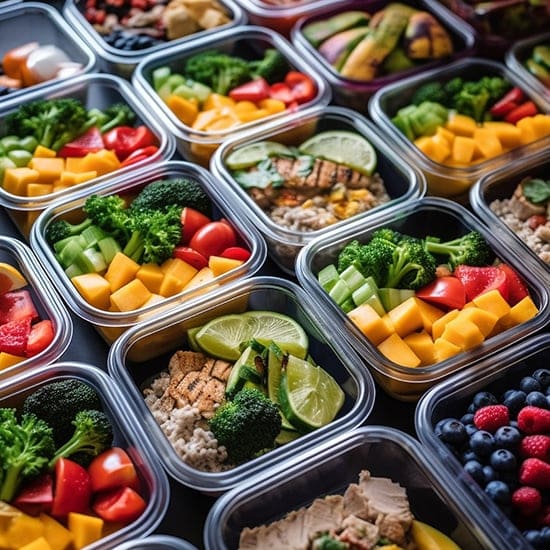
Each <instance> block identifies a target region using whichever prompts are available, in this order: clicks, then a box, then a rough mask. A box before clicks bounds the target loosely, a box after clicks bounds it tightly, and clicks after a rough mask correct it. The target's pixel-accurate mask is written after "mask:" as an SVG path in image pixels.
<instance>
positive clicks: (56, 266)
mask: <svg viewBox="0 0 550 550" xmlns="http://www.w3.org/2000/svg"><path fill="white" fill-rule="evenodd" d="M171 178H189V179H190V180H193V181H196V182H198V183H199V184H200V186H201V187H202V189H203V190H204V191H205V193H206V194H207V195H208V196H209V197H210V198H211V200H212V204H213V210H214V218H213V219H216V220H219V219H221V218H225V219H227V220H228V221H229V222H230V223H231V225H232V226H233V227H234V228H235V230H236V232H237V233H238V235H239V237H240V239H242V241H243V243H244V245H245V246H247V247H248V249H249V251H250V253H251V254H250V257H249V258H248V260H246V261H245V262H244V263H242V264H241V265H239V266H238V267H236V268H235V269H232V270H231V271H228V272H226V273H224V274H222V275H219V276H218V277H216V278H215V279H212V280H206V282H204V283H202V284H201V285H200V286H197V287H194V288H191V289H188V290H185V291H182V292H179V293H177V294H174V295H172V296H169V297H166V298H165V299H164V300H162V301H159V302H153V303H151V304H149V305H147V304H146V305H145V306H143V307H140V308H138V309H134V310H132V311H111V310H106V309H99V308H98V307H94V306H93V305H91V304H89V303H88V302H87V301H86V300H85V299H84V298H83V297H82V296H81V294H80V293H79V292H78V291H77V289H76V287H75V286H74V285H73V283H72V281H71V279H70V278H69V276H67V275H66V273H65V272H64V270H63V268H62V266H61V264H60V263H59V262H58V261H57V259H56V257H55V255H54V251H53V249H52V248H51V247H50V245H49V244H48V242H47V241H46V237H45V232H46V229H47V227H48V225H49V224H51V223H53V222H54V221H55V220H59V219H67V220H76V221H82V219H84V213H83V212H82V207H83V205H84V203H85V201H86V199H87V198H88V197H89V196H90V195H92V194H99V195H115V194H119V195H126V196H132V194H133V193H137V192H139V191H140V190H141V189H142V188H143V187H144V186H145V185H146V184H148V183H151V182H153V181H157V180H161V179H171ZM217 185H218V184H217V182H216V181H215V180H214V178H212V176H211V175H210V174H209V173H208V172H207V171H206V170H204V169H202V168H200V167H197V166H193V165H191V164H189V163H186V162H181V161H171V162H165V163H163V164H162V165H150V166H148V167H146V168H143V169H142V170H141V171H140V172H139V173H136V174H133V173H129V174H126V175H125V176H120V177H113V178H112V179H111V180H107V181H104V182H103V183H102V184H101V185H96V186H94V187H93V188H90V189H86V190H83V191H81V192H80V193H78V194H76V195H74V196H73V197H71V198H70V199H69V200H67V201H64V202H62V201H59V202H57V203H55V204H53V205H51V207H50V208H48V209H47V210H46V211H44V212H43V214H42V215H41V216H40V218H39V219H38V220H37V222H36V224H35V225H34V226H33V232H32V235H31V242H32V247H33V250H35V251H36V254H37V255H38V257H39V259H40V261H41V262H42V264H43V265H44V267H45V268H46V269H47V270H48V272H49V273H50V276H51V277H52V278H53V280H54V281H55V284H56V285H58V288H59V289H60V291H61V292H62V295H63V298H64V300H65V301H66V302H67V304H68V306H69V308H70V309H71V310H72V311H73V312H75V313H76V314H77V315H78V316H79V317H81V318H82V319H84V320H85V321H88V322H90V323H91V324H92V325H93V326H94V328H95V329H96V330H97V331H98V332H99V333H100V335H101V336H102V337H103V338H104V339H105V340H106V342H107V343H108V344H111V343H112V342H113V341H114V340H115V339H116V338H117V337H118V336H120V334H121V333H123V332H124V331H125V330H127V329H128V328H129V327H131V326H133V325H135V324H136V323H139V322H140V321H143V320H144V319H146V318H147V317H151V316H156V315H158V314H159V312H161V311H163V310H168V309H170V308H173V307H174V306H176V305H178V304H180V303H185V305H186V307H190V306H191V305H192V303H193V302H194V300H195V299H197V297H198V296H200V294H203V293H209V292H210V291H211V290H212V288H213V287H216V286H218V285H221V284H226V283H227V282H228V281H230V280H232V279H235V278H237V279H239V278H245V277H249V276H251V275H253V274H254V273H255V272H256V271H257V270H258V269H259V268H260V267H261V265H262V263H263V262H264V260H265V255H266V250H265V243H264V241H263V240H262V238H261V237H260V235H259V234H258V232H257V231H256V230H255V228H254V227H253V226H252V225H251V224H250V223H249V222H248V221H247V220H245V219H242V218H241V217H239V216H235V214H234V212H233V211H232V208H231V205H230V204H227V203H223V202H222V201H221V199H220V197H219V196H218V194H217ZM76 221H73V223H76Z"/></svg>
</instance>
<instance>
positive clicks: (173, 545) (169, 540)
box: [113, 535, 197, 550]
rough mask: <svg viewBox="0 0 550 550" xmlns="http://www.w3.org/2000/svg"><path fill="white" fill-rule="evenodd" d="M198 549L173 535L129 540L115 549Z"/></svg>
mask: <svg viewBox="0 0 550 550" xmlns="http://www.w3.org/2000/svg"><path fill="white" fill-rule="evenodd" d="M148 548H151V550H197V547H196V546H193V545H192V544H191V543H190V542H187V541H186V540H183V539H179V538H177V537H172V536H171V535H150V536H149V537H144V538H142V539H133V540H127V541H126V542H123V543H122V544H119V545H118V546H116V547H115V548H114V549H113V550H147V549H148Z"/></svg>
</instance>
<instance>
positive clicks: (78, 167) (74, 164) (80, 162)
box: [65, 157, 86, 174]
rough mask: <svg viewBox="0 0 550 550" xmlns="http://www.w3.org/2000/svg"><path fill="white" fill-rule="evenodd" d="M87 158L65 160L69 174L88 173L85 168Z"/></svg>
mask: <svg viewBox="0 0 550 550" xmlns="http://www.w3.org/2000/svg"><path fill="white" fill-rule="evenodd" d="M84 159H85V157H67V158H66V159H65V171H67V172H76V173H77V174H78V173H80V172H86V170H85V169H84V168H83V166H84V165H85V161H84Z"/></svg>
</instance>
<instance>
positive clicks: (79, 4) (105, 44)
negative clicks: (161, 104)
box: [63, 0, 246, 78]
mask: <svg viewBox="0 0 550 550" xmlns="http://www.w3.org/2000/svg"><path fill="white" fill-rule="evenodd" d="M86 4H87V2H85V1H84V0H68V1H67V2H65V4H64V6H63V15H64V17H65V18H66V20H67V22H68V23H69V24H70V25H71V27H73V28H74V29H76V30H77V31H78V33H79V35H80V36H82V37H83V39H84V40H85V41H86V42H87V43H88V44H89V46H90V47H91V48H92V50H93V51H94V52H95V55H96V56H97V59H98V62H99V64H100V69H101V70H103V71H105V72H107V73H112V74H117V75H120V76H122V77H125V78H130V77H131V76H132V73H133V71H134V69H135V68H136V66H137V64H138V63H139V62H140V61H141V60H143V59H144V58H145V57H146V56H147V55H150V54H154V53H157V52H160V51H163V50H165V49H166V48H167V47H170V46H175V47H179V48H182V47H183V48H186V47H187V46H188V44H189V43H191V42H194V41H195V40H202V39H205V38H208V37H210V36H211V35H213V34H216V33H218V32H219V31H222V30H229V29H231V28H233V27H236V26H238V25H242V24H244V23H246V17H245V15H244V13H243V10H242V9H241V8H240V7H239V5H238V4H236V3H235V2H233V0H219V1H218V2H212V6H210V5H208V3H207V4H205V5H204V6H202V7H201V8H200V10H199V13H201V16H202V19H203V20H204V19H205V20H206V21H203V23H204V24H206V25H207V26H206V27H202V24H201V25H199V24H198V23H197V22H196V21H194V20H190V19H189V18H186V17H183V13H182V14H181V15H178V14H177V13H174V17H173V20H174V27H175V29H176V30H175V31H174V32H178V33H179V32H183V29H185V32H186V34H184V35H183V36H181V37H180V38H174V39H172V40H167V39H164V38H159V39H158V40H155V41H153V42H152V43H146V44H145V45H144V46H139V45H134V46H133V47H132V46H129V45H128V44H129V40H124V39H123V35H124V32H122V33H121V34H120V35H119V36H118V38H119V39H120V42H121V43H118V41H117V40H116V39H115V40H112V41H111V40H107V36H108V35H109V34H111V33H110V32H107V30H108V26H107V24H106V22H105V21H104V22H103V23H97V24H94V23H92V22H90V21H89V20H88V18H87V17H86V9H87V6H86ZM125 4H127V5H126V7H123V8H122V10H120V9H119V10H117V9H116V8H115V9H113V10H112V14H111V15H110V17H113V15H114V16H115V17H117V19H118V18H120V19H124V17H127V18H129V19H130V20H131V19H132V16H131V15H130V13H129V12H130V11H131V8H130V3H125ZM214 5H215V6H216V10H213V11H216V12H217V11H218V10H217V6H218V5H219V6H220V7H221V8H222V9H223V10H224V11H225V16H226V18H227V21H226V20H225V19H224V20H223V21H222V20H221V19H219V18H218V15H216V14H213V16H214V17H212V18H211V17H209V16H208V14H207V13H206V12H207V11H208V10H209V9H210V8H212V7H213V6H214ZM163 7H164V6H163V5H162V4H161V6H157V7H155V8H149V9H148V10H145V11H144V12H143V14H140V13H138V14H137V15H134V17H141V19H142V21H141V23H140V22H139V21H138V20H136V21H135V24H134V23H132V24H131V25H130V24H128V26H126V23H120V22H117V24H116V25H115V26H114V28H115V29H117V28H119V27H122V29H123V30H124V29H126V30H127V33H128V37H130V40H132V39H133V35H137V36H138V37H139V36H143V37H145V38H146V37H148V35H149V34H152V35H153V36H154V35H155V31H156V30H157V29H158V28H160V27H159V26H158V25H157V24H156V23H155V21H156V20H157V19H159V18H158V17H157V16H153V15H152V14H153V13H154V12H155V10H160V11H161V12H162V10H163ZM175 11H177V10H175ZM195 11H196V10H195ZM185 13H187V14H189V12H185ZM150 19H151V22H149V23H147V21H149V20H150ZM178 20H179V24H178ZM199 20H200V19H199ZM209 20H210V23H209V22H208V21H209ZM159 21H160V22H161V23H162V17H161V18H160V19H159ZM218 23H219V24H218ZM96 25H97V28H96ZM211 25H213V26H211ZM102 27H105V33H104V34H102V31H101V29H102ZM208 27H210V28H208ZM148 28H149V29H150V30H151V33H148V32H147V29H148ZM134 42H136V40H134ZM130 44H131V42H130Z"/></svg>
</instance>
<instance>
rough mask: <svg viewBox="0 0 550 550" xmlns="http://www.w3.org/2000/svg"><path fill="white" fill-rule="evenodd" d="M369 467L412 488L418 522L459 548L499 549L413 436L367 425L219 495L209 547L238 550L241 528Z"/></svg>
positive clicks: (338, 486) (335, 489) (341, 487)
mask: <svg viewBox="0 0 550 550" xmlns="http://www.w3.org/2000/svg"><path fill="white" fill-rule="evenodd" d="M363 470H368V471H369V472H370V473H371V474H372V475H373V476H377V477H387V478H390V479H391V480H393V481H394V482H397V483H399V484H400V485H401V486H402V487H404V488H405V489H406V490H407V496H408V499H409V502H410V505H411V511H412V513H413V515H414V516H415V518H416V519H418V520H419V521H422V522H425V523H427V524H429V525H431V526H433V527H435V528H437V529H439V530H441V531H443V532H444V533H445V534H446V535H448V536H450V537H451V538H452V539H453V541H454V542H455V543H456V544H457V545H459V546H460V547H461V548H468V549H474V548H494V547H493V546H492V542H491V541H492V535H491V532H490V530H488V528H490V525H487V522H486V521H485V519H484V517H483V516H477V517H476V516H475V515H474V514H473V513H472V511H471V510H470V507H469V504H468V501H467V500H466V499H463V498H462V492H461V490H460V488H459V487H457V485H456V482H455V481H454V480H453V478H452V477H451V476H450V475H448V474H447V473H446V471H445V469H444V468H442V467H441V466H440V465H437V464H436V463H435V457H434V456H432V453H431V452H430V451H429V450H428V449H426V448H424V447H422V446H421V445H420V444H419V443H418V441H416V440H415V439H413V438H412V437H411V436H409V435H407V434H405V433H403V432H401V431H399V430H396V429H394V428H389V427H386V426H368V427H361V428H357V429H354V430H352V431H350V432H347V433H344V434H340V435H339V436H338V437H337V438H335V439H332V440H331V441H324V442H322V443H320V444H319V445H316V446H315V447H312V448H310V449H308V450H306V451H304V452H302V453H300V454H299V455H296V456H294V457H292V458H291V459H289V460H287V461H286V462H285V463H282V464H279V465H278V466H277V467H276V468H274V469H273V470H271V472H269V475H257V476H255V477H253V478H251V479H250V480H248V481H247V482H245V483H243V484H242V485H240V486H239V487H238V488H236V489H233V490H231V491H230V492H228V493H226V494H225V495H223V496H222V497H220V498H219V499H218V500H217V501H216V502H215V503H214V505H213V506H212V508H211V510H210V513H209V514H208V517H207V519H206V524H205V526H204V530H203V538H204V543H205V547H206V550H229V549H231V548H237V546H238V543H239V536H240V532H241V531H242V529H243V528H244V527H254V526H258V525H262V524H267V523H270V522H272V521H275V520H278V519H280V518H282V517H284V516H285V515H286V514H287V513H289V512H290V511H292V510H297V509H299V508H302V507H303V506H309V505H310V504H311V502H312V501H313V500H314V499H316V498H323V497H324V496H326V495H333V494H343V492H344V491H345V489H346V487H347V486H348V485H350V484H352V483H357V482H358V479H359V474H360V472H361V471H363Z"/></svg>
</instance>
